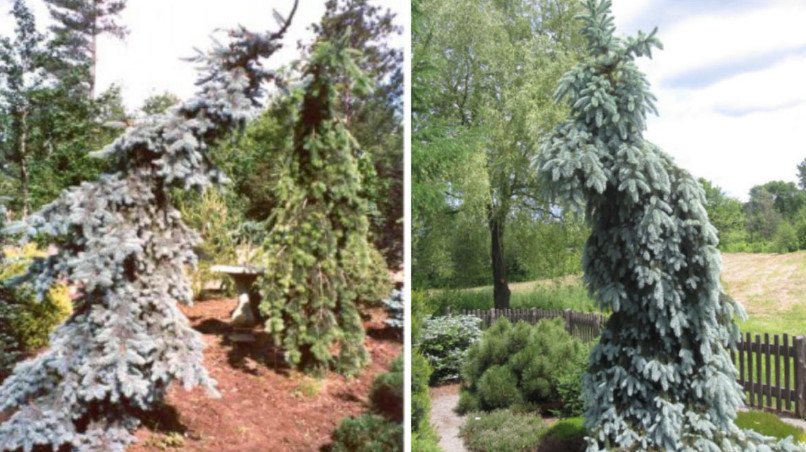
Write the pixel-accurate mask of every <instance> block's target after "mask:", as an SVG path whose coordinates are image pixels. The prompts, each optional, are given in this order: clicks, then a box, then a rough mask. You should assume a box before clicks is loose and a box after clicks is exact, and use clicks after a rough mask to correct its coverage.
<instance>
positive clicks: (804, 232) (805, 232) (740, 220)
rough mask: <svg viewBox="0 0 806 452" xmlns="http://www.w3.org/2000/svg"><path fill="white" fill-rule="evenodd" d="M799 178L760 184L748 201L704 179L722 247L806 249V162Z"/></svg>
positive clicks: (736, 249)
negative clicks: (792, 180) (729, 193)
mask: <svg viewBox="0 0 806 452" xmlns="http://www.w3.org/2000/svg"><path fill="white" fill-rule="evenodd" d="M797 179H798V183H797V184H795V183H794V182H786V181H781V180H775V181H770V182H767V183H764V184H761V185H756V186H754V187H753V188H751V189H750V192H749V194H748V200H747V202H742V201H740V200H738V199H736V198H732V197H730V196H728V195H727V194H725V193H724V192H723V191H722V189H721V188H719V187H718V186H716V185H714V184H713V183H711V182H710V181H708V180H705V179H700V183H701V184H702V185H703V187H704V188H705V196H706V200H707V205H706V208H707V210H708V216H709V218H710V219H711V222H712V223H713V224H714V226H716V228H717V230H718V231H719V248H720V249H721V250H722V251H726V252H777V253H786V252H791V251H797V250H802V249H806V159H804V160H803V161H802V162H800V163H799V164H798V166H797Z"/></svg>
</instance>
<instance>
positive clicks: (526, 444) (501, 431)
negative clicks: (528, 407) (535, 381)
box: [460, 409, 546, 452]
mask: <svg viewBox="0 0 806 452" xmlns="http://www.w3.org/2000/svg"><path fill="white" fill-rule="evenodd" d="M545 430H546V426H545V424H543V419H541V418H540V416H539V415H537V414H534V413H528V412H526V413H524V412H518V411H515V410H510V409H506V410H496V411H491V412H487V413H485V412H480V413H470V414H469V415H468V416H467V422H466V423H465V425H464V426H463V427H462V429H461V433H460V434H461V435H462V437H463V438H464V440H465V446H467V448H468V449H469V450H471V451H474V452H476V451H478V452H516V451H524V450H535V449H536V448H537V445H538V444H539V443H540V439H541V438H542V436H543V435H544V433H545Z"/></svg>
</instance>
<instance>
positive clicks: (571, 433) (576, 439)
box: [537, 411, 806, 452]
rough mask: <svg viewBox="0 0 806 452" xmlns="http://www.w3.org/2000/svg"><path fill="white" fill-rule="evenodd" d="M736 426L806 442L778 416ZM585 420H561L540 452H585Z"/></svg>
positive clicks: (747, 418)
mask: <svg viewBox="0 0 806 452" xmlns="http://www.w3.org/2000/svg"><path fill="white" fill-rule="evenodd" d="M736 425H738V426H739V427H740V428H743V429H750V430H754V431H756V432H758V433H760V434H762V435H765V436H772V437H774V438H777V439H785V438H787V437H789V436H791V437H793V439H794V440H795V441H796V442H806V432H804V431H803V430H801V429H799V428H797V427H795V426H793V425H790V424H787V423H786V422H784V421H782V420H781V419H780V418H779V417H778V416H776V415H774V414H772V413H765V412H762V411H743V412H740V413H739V415H738V416H737V418H736ZM585 434H586V432H585V426H584V420H583V419H582V418H581V417H572V418H567V419H560V420H559V421H558V422H557V423H556V424H554V425H553V426H551V428H549V429H548V430H546V432H545V434H544V435H543V439H542V440H541V442H540V446H539V447H538V449H537V450H538V452H550V451H561V450H562V451H575V450H584V438H585Z"/></svg>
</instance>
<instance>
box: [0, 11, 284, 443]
mask: <svg viewBox="0 0 806 452" xmlns="http://www.w3.org/2000/svg"><path fill="white" fill-rule="evenodd" d="M292 15H293V13H292ZM289 21H290V18H289V19H288V20H287V21H285V22H284V23H282V24H281V30H280V31H279V32H276V33H253V32H250V31H248V30H245V29H243V28H241V29H236V30H234V31H231V32H230V42H229V44H226V45H224V44H216V46H215V47H214V48H213V50H212V51H211V52H210V53H209V54H206V55H201V54H200V55H199V56H198V57H197V58H196V62H197V63H199V64H200V65H201V77H200V79H199V80H198V86H199V89H198V93H197V95H196V96H195V97H192V98H191V99H190V100H188V101H186V102H184V103H183V104H181V105H179V106H177V107H175V108H173V109H172V110H170V111H169V112H168V113H167V114H158V115H154V116H151V117H149V118H148V119H147V120H145V121H144V122H142V123H141V124H138V125H135V126H133V127H131V128H129V129H128V130H127V131H126V132H125V133H124V134H123V135H122V136H121V137H119V138H118V139H117V140H115V141H114V142H113V143H112V144H110V145H109V146H108V147H106V148H105V149H103V150H102V151H100V152H98V153H97V155H98V156H100V157H105V158H107V159H109V160H110V162H111V165H112V167H113V168H114V171H115V172H113V173H110V174H106V175H103V176H102V177H100V179H98V180H97V181H94V182H85V183H83V184H81V185H80V186H76V187H73V188H70V189H68V190H66V191H65V192H63V193H62V195H61V196H60V197H59V198H57V199H56V200H55V201H53V202H52V203H50V204H48V205H46V206H45V207H43V208H42V209H41V210H39V211H38V212H35V213H34V214H32V215H31V216H30V217H29V218H28V219H27V220H26V221H25V223H22V224H20V225H18V227H16V228H15V227H13V226H12V227H11V228H9V229H10V230H11V232H22V233H23V235H24V236H26V237H27V238H35V237H46V238H47V239H49V240H50V241H52V242H53V243H55V244H56V246H57V248H58V252H57V253H56V254H53V255H51V256H49V257H47V258H44V259H39V260H38V261H36V262H35V263H34V264H33V265H32V267H31V269H30V273H29V275H28V278H29V279H30V280H31V281H33V284H34V287H35V288H36V289H37V291H38V292H39V294H40V296H41V295H42V294H43V293H44V292H45V291H46V290H47V289H48V288H49V287H50V286H51V285H52V284H53V283H54V282H55V281H57V280H65V281H67V282H69V283H71V284H73V285H75V286H76V287H78V288H79V294H80V295H79V297H78V299H77V300H75V312H74V314H73V315H72V316H71V317H70V318H69V319H68V320H67V321H66V322H65V324H63V325H62V326H60V327H59V328H58V329H57V330H56V332H55V333H54V334H53V335H52V337H51V345H50V348H49V349H48V350H46V351H44V352H43V353H41V354H39V355H38V356H36V357H35V358H32V359H30V360H27V361H24V362H22V363H20V364H18V365H17V366H16V367H15V369H14V372H13V374H12V375H11V376H10V377H9V378H8V379H7V380H5V382H4V383H3V385H2V386H0V412H4V413H6V414H8V415H10V417H9V418H8V419H7V420H6V421H5V422H3V423H2V424H0V450H24V451H30V450H32V449H34V447H39V448H49V449H53V450H62V449H67V450H79V451H84V450H87V451H90V450H91V451H123V450H125V447H126V445H128V444H129V443H131V442H132V441H133V440H134V436H133V435H132V432H133V431H134V429H135V428H136V427H137V425H138V423H139V421H138V417H137V414H138V413H139V412H142V411H145V410H149V409H151V408H153V407H154V406H155V404H157V403H159V402H160V401H161V400H162V398H163V396H164V394H165V392H166V390H167V389H168V386H169V385H170V384H171V383H172V382H174V381H176V382H178V383H179V384H181V385H182V386H183V387H184V388H186V389H190V388H192V387H195V386H201V387H204V388H206V389H207V390H208V391H209V392H210V393H212V394H215V393H216V390H215V381H214V380H212V379H211V378H210V376H209V375H208V373H207V371H206V370H205V368H204V366H203V364H202V358H203V355H202V348H203V343H202V340H201V336H200V334H199V333H198V332H196V331H195V330H193V329H192V328H191V327H190V324H189V322H188V320H187V318H186V317H185V316H184V315H183V314H182V312H181V311H180V310H179V309H178V307H177V304H176V302H177V300H178V301H181V302H185V303H191V302H192V291H191V287H190V283H189V281H188V279H187V278H186V277H185V275H184V269H185V266H186V265H188V264H194V263H195V261H196V256H195V255H194V252H193V246H194V245H195V244H197V243H198V241H199V237H198V235H197V234H196V233H195V232H194V231H192V230H190V229H189V228H188V227H187V226H185V225H184V224H183V223H182V220H181V215H180V213H179V211H178V210H177V209H176V208H175V207H174V204H173V202H172V199H171V190H174V189H184V190H203V189H205V188H206V187H208V186H210V185H212V184H216V183H218V182H221V181H222V180H223V179H224V178H223V175H222V174H221V173H220V172H218V171H217V170H216V169H215V168H214V167H213V166H212V165H211V163H210V156H209V152H210V145H211V144H212V143H213V142H215V140H217V139H218V138H220V137H223V136H225V135H226V134H227V133H229V132H230V131H231V130H232V129H233V128H237V127H240V126H242V125H243V123H244V122H245V121H246V120H247V119H248V118H249V116H250V113H251V112H252V110H253V108H254V107H255V106H257V100H258V99H259V98H260V96H261V95H262V91H263V90H262V85H263V84H264V82H266V81H267V80H271V79H273V78H274V77H275V74H274V72H273V71H271V70H268V69H266V68H264V67H263V65H262V64H261V59H262V58H266V57H269V56H270V55H271V54H273V53H274V52H275V51H277V50H278V48H279V47H280V42H281V38H282V36H283V34H284V32H285V30H286V29H287V27H288V24H289Z"/></svg>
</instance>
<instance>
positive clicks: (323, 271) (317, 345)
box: [260, 35, 388, 374]
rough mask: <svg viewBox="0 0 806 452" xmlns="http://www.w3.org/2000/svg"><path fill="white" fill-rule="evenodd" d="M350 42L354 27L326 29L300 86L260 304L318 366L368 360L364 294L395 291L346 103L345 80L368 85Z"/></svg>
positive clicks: (353, 366)
mask: <svg viewBox="0 0 806 452" xmlns="http://www.w3.org/2000/svg"><path fill="white" fill-rule="evenodd" d="M348 36H349V35H348ZM347 46H348V41H347V38H345V37H342V38H340V39H338V40H335V41H324V40H321V39H319V40H318V42H317V43H316V44H315V45H314V47H313V50H312V52H311V55H310V57H309V59H308V61H307V63H306V65H305V69H304V77H303V80H304V83H303V86H302V87H301V89H299V90H296V91H294V92H293V94H292V95H293V96H295V98H296V99H298V100H299V104H300V106H299V108H298V110H297V115H296V117H295V118H294V125H293V129H292V130H293V142H292V144H291V149H290V153H289V157H288V159H289V164H288V165H289V168H288V171H287V173H285V174H284V175H283V177H282V179H281V180H280V181H279V183H278V186H277V200H278V201H277V203H278V206H279V208H278V209H277V210H276V211H275V213H274V214H273V218H272V219H270V227H271V233H270V234H269V235H268V238H267V241H266V243H265V248H266V254H267V255H268V256H269V260H268V262H267V272H266V277H265V278H264V280H263V283H262V295H263V302H262V303H261V305H260V307H261V310H262V311H263V313H264V314H266V316H267V317H268V320H267V322H266V328H267V330H268V331H269V332H270V333H272V334H273V336H274V337H275V340H276V341H277V342H278V344H280V345H282V346H283V347H284V348H285V350H286V360H287V361H288V362H289V363H291V364H292V365H295V366H298V367H300V368H302V369H304V370H306V371H311V372H315V373H321V372H323V371H325V370H327V369H328V368H335V369H336V370H338V371H339V372H343V373H345V374H354V373H355V372H357V371H358V370H360V369H361V368H362V367H363V366H364V365H365V364H366V363H367V361H368V360H369V355H368V353H367V351H366V349H365V348H364V328H363V325H362V322H361V316H360V313H359V311H358V303H359V302H360V301H362V300H380V299H382V298H384V297H385V296H386V295H387V294H388V293H387V289H388V273H387V269H386V268H385V266H384V265H382V264H381V265H377V262H374V261H373V259H372V255H373V252H375V250H374V248H373V247H372V245H371V244H370V243H369V242H368V238H367V234H368V230H369V222H368V220H367V216H366V213H367V202H366V200H365V199H364V198H363V197H362V196H361V194H362V187H361V183H362V178H361V173H360V171H359V168H358V162H357V159H356V157H355V155H356V149H357V146H358V144H357V143H356V141H355V139H354V138H353V137H352V135H351V134H350V132H349V130H348V129H347V127H346V125H345V122H344V116H343V112H342V111H340V108H339V107H340V102H339V100H340V90H341V89H342V87H349V89H350V90H351V91H353V92H356V93H361V92H362V91H364V90H366V89H367V88H368V85H367V84H368V80H367V79H366V78H365V77H364V76H363V74H362V73H361V70H360V68H358V66H357V65H356V63H355V61H354V58H355V55H356V52H355V51H353V50H351V49H349V48H348V47H347ZM345 74H346V75H348V76H349V77H348V78H344V77H343V76H344V75H345ZM345 82H347V83H348V85H345ZM334 350H338V352H337V355H336V356H334V354H333V353H334Z"/></svg>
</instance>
